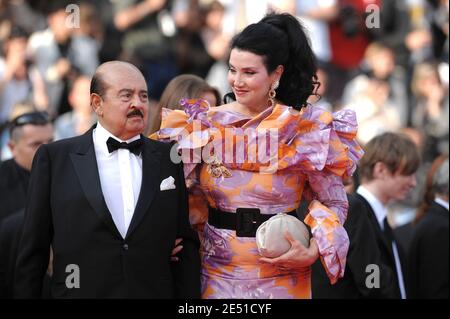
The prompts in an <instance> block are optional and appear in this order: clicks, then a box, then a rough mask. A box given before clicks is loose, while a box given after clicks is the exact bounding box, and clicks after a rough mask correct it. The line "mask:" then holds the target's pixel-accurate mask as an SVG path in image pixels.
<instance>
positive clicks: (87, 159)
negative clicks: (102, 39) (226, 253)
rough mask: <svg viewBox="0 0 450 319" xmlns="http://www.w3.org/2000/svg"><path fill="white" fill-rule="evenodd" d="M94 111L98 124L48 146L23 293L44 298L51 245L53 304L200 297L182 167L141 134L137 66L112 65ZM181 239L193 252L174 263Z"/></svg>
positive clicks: (30, 216) (29, 224) (94, 93)
mask: <svg viewBox="0 0 450 319" xmlns="http://www.w3.org/2000/svg"><path fill="white" fill-rule="evenodd" d="M91 105H92V107H93V108H94V111H95V112H96V114H97V116H98V119H99V120H98V123H97V125H96V126H94V127H93V128H92V129H91V130H89V131H88V132H87V133H86V134H84V135H82V136H80V137H75V138H71V139H66V140H61V141H58V142H55V143H52V144H48V145H43V146H42V147H41V148H40V149H39V150H38V152H37V154H36V157H35V159H34V161H33V169H32V174H31V180H30V193H29V197H28V203H27V208H26V212H25V222H24V226H23V233H22V237H21V241H20V244H19V253H18V261H17V268H16V273H15V287H14V291H15V296H16V297H19V298H34V297H39V295H40V291H41V280H40V279H41V278H42V276H43V274H44V273H45V271H46V269H47V263H48V258H49V247H50V245H51V247H52V249H53V276H52V282H51V293H52V296H53V297H56V298H174V297H178V298H197V297H200V258H199V254H198V238H197V236H196V234H195V232H194V231H193V230H192V229H191V227H190V225H189V218H188V208H187V194H186V188H185V184H184V176H183V170H182V166H181V165H182V164H181V163H180V164H174V163H173V161H171V158H170V148H171V146H170V145H169V144H164V143H161V142H157V141H152V140H150V139H148V138H146V137H144V136H142V135H141V134H140V133H141V132H142V131H143V130H144V128H145V126H146V122H147V114H148V92H147V85H146V82H145V80H144V77H143V76H142V74H141V73H140V71H139V70H138V69H137V68H136V67H135V66H133V65H131V64H129V63H125V62H119V61H112V62H107V63H104V64H102V65H101V66H99V67H98V69H97V71H96V73H95V75H94V77H93V79H92V81H91ZM177 237H179V238H182V239H183V249H182V251H181V252H180V253H179V256H178V257H179V261H178V262H177V263H174V264H173V265H172V264H171V251H172V248H173V244H174V242H175V240H176V238H177Z"/></svg>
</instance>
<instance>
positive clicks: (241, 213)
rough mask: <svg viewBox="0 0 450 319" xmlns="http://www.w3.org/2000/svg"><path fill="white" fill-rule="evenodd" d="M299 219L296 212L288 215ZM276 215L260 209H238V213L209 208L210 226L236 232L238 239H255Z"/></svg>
mask: <svg viewBox="0 0 450 319" xmlns="http://www.w3.org/2000/svg"><path fill="white" fill-rule="evenodd" d="M286 214H288V215H291V216H294V217H296V218H298V216H297V213H296V211H295V210H293V211H291V212H288V213H286ZM275 215H276V214H261V212H260V210H259V208H238V209H236V213H231V212H225V211H222V210H219V209H216V208H212V207H209V215H208V224H210V225H212V226H214V227H216V228H221V229H229V230H235V231H236V236H238V237H255V236H256V230H257V229H258V227H259V225H261V224H262V223H264V222H265V221H266V220H268V219H269V218H270V217H273V216H275Z"/></svg>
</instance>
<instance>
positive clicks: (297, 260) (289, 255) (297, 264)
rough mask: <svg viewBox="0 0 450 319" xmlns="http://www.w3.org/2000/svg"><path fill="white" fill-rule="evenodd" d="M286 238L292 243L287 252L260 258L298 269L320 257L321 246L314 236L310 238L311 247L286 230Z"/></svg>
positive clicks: (275, 264)
mask: <svg viewBox="0 0 450 319" xmlns="http://www.w3.org/2000/svg"><path fill="white" fill-rule="evenodd" d="M285 238H286V239H287V240H288V241H289V243H290V244H291V248H290V249H289V250H288V251H287V252H286V253H284V254H283V255H281V256H279V257H276V258H266V257H262V258H260V259H259V260H260V261H261V262H263V263H267V264H272V265H274V266H276V267H278V268H281V269H296V268H302V267H309V266H311V265H312V264H313V263H314V262H315V261H316V260H317V258H318V257H319V247H318V246H317V243H316V240H315V239H314V238H312V239H311V240H310V242H309V243H310V244H309V248H306V247H305V246H303V245H302V244H301V243H300V242H299V241H297V240H295V239H294V238H293V237H292V235H291V234H290V233H289V232H286V235H285Z"/></svg>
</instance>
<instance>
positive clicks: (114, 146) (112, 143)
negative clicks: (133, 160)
mask: <svg viewBox="0 0 450 319" xmlns="http://www.w3.org/2000/svg"><path fill="white" fill-rule="evenodd" d="M143 145H144V141H143V139H142V138H140V139H138V140H136V141H133V142H131V143H127V142H119V141H118V140H116V139H114V138H112V137H110V138H108V140H107V141H106V146H108V152H110V153H112V152H114V151H117V150H118V149H119V148H125V149H127V150H129V151H130V152H131V153H133V154H134V155H136V156H139V154H141V152H142V146H143Z"/></svg>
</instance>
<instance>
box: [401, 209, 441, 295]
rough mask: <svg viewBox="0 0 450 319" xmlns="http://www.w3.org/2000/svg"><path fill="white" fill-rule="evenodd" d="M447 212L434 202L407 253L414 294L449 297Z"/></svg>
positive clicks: (414, 234) (418, 225)
mask: <svg viewBox="0 0 450 319" xmlns="http://www.w3.org/2000/svg"><path fill="white" fill-rule="evenodd" d="M448 214H449V211H448V210H447V209H445V208H444V207H442V206H441V205H439V204H437V203H433V204H432V205H431V207H430V209H429V211H428V212H427V214H426V215H425V216H424V217H423V219H422V220H421V221H420V222H419V223H418V224H417V226H416V227H415V229H414V232H413V238H412V241H411V246H410V249H409V256H408V265H409V268H410V276H409V283H410V292H411V297H412V298H432V299H436V298H439V299H441V298H442V299H448V297H449V288H448V287H449V278H448V277H449V231H448V228H449V219H448Z"/></svg>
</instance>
